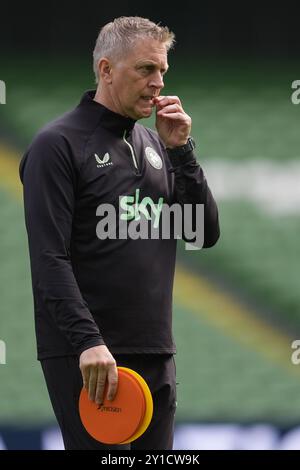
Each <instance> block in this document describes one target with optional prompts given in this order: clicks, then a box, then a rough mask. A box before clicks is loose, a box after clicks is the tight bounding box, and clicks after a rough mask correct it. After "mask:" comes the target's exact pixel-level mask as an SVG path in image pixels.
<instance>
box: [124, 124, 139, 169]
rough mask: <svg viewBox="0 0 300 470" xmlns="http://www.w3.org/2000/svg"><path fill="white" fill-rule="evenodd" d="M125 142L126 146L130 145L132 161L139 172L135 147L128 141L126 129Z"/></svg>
mask: <svg viewBox="0 0 300 470" xmlns="http://www.w3.org/2000/svg"><path fill="white" fill-rule="evenodd" d="M123 140H124V142H125V144H127V145H128V147H129V148H130V153H131V156H132V160H133V164H134V167H135V169H136V170H137V171H139V167H138V165H137V161H136V157H135V153H134V150H133V147H132V145H131V144H130V143H129V142H128V140H126V129H125V131H124V135H123Z"/></svg>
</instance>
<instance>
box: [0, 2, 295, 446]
mask: <svg viewBox="0 0 300 470" xmlns="http://www.w3.org/2000/svg"><path fill="white" fill-rule="evenodd" d="M71 8H72V10H71V11H70V6H68V7H67V6H64V4H62V5H61V4H58V3H56V2H50V4H48V11H47V12H44V10H43V9H44V5H42V4H38V5H35V9H33V8H31V6H30V3H28V2H26V3H24V4H20V6H19V7H18V15H15V14H14V11H13V9H14V6H13V5H9V4H7V5H6V6H3V7H1V16H2V18H3V21H2V25H1V31H0V80H3V81H4V82H5V83H6V104H5V105H0V260H1V264H0V299H1V302H0V310H1V314H0V340H2V341H5V344H6V364H5V365H4V364H0V449H1V448H3V449H21V448H25V449H30V448H33V449H38V448H49V449H51V448H52V449H54V448H61V445H62V444H61V441H60V436H59V433H58V431H57V427H56V425H55V420H54V415H53V412H52V409H51V408H50V404H49V399H48V395H47V391H46V387H45V384H44V381H43V378H42V373H41V370H40V366H39V363H38V362H37V361H36V352H35V336H34V324H33V305H32V294H31V280H30V271H29V259H28V249H27V239H26V233H25V228H24V220H23V206H22V189H21V185H20V182H19V179H18V163H19V159H20V157H21V155H22V154H23V152H24V150H25V149H26V147H27V145H28V144H29V142H30V141H31V140H32V137H33V135H34V134H35V133H36V131H37V130H38V129H39V128H40V127H42V126H43V125H44V124H45V123H46V122H48V121H49V120H51V119H53V118H55V117H56V116H58V115H59V114H61V113H63V112H64V111H66V110H69V109H71V108H72V107H74V106H75V105H76V104H77V102H78V101H79V99H80V97H81V95H82V93H83V92H84V91H85V90H86V89H89V88H93V87H94V77H93V74H92V67H91V63H92V62H91V52H92V49H93V46H94V42H95V39H96V36H97V32H98V30H99V28H100V27H101V26H102V25H103V24H105V23H106V22H107V21H109V20H111V19H112V18H114V17H117V16H121V15H140V16H146V17H149V18H151V19H152V20H154V21H161V22H162V23H163V24H167V25H168V26H169V27H170V28H171V29H172V30H174V31H175V33H176V35H177V41H178V46H177V47H176V49H175V51H174V52H171V53H170V57H169V63H170V71H169V72H168V74H167V76H166V86H165V91H164V93H166V94H177V95H179V96H180V97H181V99H182V102H183V104H184V108H185V109H186V111H187V112H188V113H189V114H190V115H191V116H192V118H193V132H192V134H193V136H194V138H195V140H196V142H197V154H198V157H199V162H200V163H201V164H202V166H203V168H204V170H205V172H206V174H207V177H208V180H209V184H210V187H211V188H212V191H213V193H214V194H215V197H216V199H217V202H218V205H219V210H220V223H221V231H222V235H221V239H220V241H219V243H218V245H217V246H216V247H214V248H213V249H211V250H208V251H202V250H201V251H186V250H185V249H184V245H183V244H180V246H179V252H178V264H177V272H176V283H175V291H174V332H175V337H176V342H177V347H178V353H177V357H176V361H177V374H178V411H177V420H176V438H175V448H177V449H254V448H256V449H289V448H295V449H300V393H299V392H300V366H299V367H297V366H295V365H293V364H292V362H291V354H292V352H293V350H292V348H291V343H292V341H293V340H295V339H297V338H300V288H299V287H300V286H299V277H298V276H299V255H300V249H299V233H300V220H299V212H300V190H299V188H300V184H299V182H300V161H299V156H300V150H299V149H300V135H299V113H300V106H296V105H293V104H292V102H291V99H290V97H291V93H292V89H291V83H292V81H293V80H296V79H300V65H299V60H298V58H299V52H300V47H299V37H298V36H297V14H296V13H295V9H294V7H291V8H290V9H289V8H288V7H285V8H284V9H283V7H280V6H278V7H274V6H273V8H272V10H270V9H269V8H268V7H267V6H265V7H264V6H260V7H255V5H251V6H249V7H245V5H242V6H241V7H240V10H239V9H235V10H233V9H230V7H229V6H228V4H227V3H226V5H223V6H218V7H217V6H213V5H210V6H209V5H208V4H204V3H203V4H201V8H200V7H199V6H198V7H196V6H195V5H193V4H192V3H191V4H189V2H185V8H184V11H180V15H179V13H177V12H176V11H174V10H172V9H171V8H170V5H168V4H167V3H166V4H161V5H160V6H159V8H158V9H157V8H156V7H155V8H154V6H153V5H152V6H151V8H150V7H149V8H147V7H145V8H144V7H142V8H141V7H139V4H138V3H137V2H131V3H130V7H129V6H126V7H125V6H124V5H123V6H122V7H120V6H118V2H114V5H113V6H111V5H109V6H106V7H105V8H104V7H100V6H99V5H98V3H96V2H92V1H87V2H85V3H84V6H76V5H74V4H73V5H72V7H71ZM197 8H199V10H197ZM103 10H105V11H103ZM145 125H147V126H150V127H153V126H154V121H153V119H151V120H149V121H147V122H145ZM2 345H3V343H2ZM0 362H1V360H0ZM2 362H3V361H2Z"/></svg>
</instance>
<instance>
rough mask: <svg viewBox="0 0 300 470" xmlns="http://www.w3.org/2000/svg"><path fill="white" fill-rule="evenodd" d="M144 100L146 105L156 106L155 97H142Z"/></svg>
mask: <svg viewBox="0 0 300 470" xmlns="http://www.w3.org/2000/svg"><path fill="white" fill-rule="evenodd" d="M141 98H142V100H144V101H145V102H146V103H149V104H151V106H154V103H153V99H154V98H155V96H153V95H151V96H150V95H149V96H141Z"/></svg>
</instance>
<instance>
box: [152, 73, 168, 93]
mask: <svg viewBox="0 0 300 470" xmlns="http://www.w3.org/2000/svg"><path fill="white" fill-rule="evenodd" d="M164 86H165V84H164V81H163V77H162V75H161V73H158V74H156V75H155V76H153V77H152V78H151V80H150V82H149V87H154V88H158V89H160V90H161V89H162V88H163V87H164Z"/></svg>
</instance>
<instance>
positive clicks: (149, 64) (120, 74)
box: [110, 38, 168, 119]
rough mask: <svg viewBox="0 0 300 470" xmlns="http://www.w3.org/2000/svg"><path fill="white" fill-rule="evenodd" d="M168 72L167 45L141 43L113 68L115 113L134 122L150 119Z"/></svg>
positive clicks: (147, 40) (112, 86)
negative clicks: (156, 97) (154, 102)
mask: <svg viewBox="0 0 300 470" xmlns="http://www.w3.org/2000/svg"><path fill="white" fill-rule="evenodd" d="M167 69H168V62H167V51H166V46H165V44H163V43H161V42H159V41H156V40H153V39H148V38H147V39H142V40H139V41H138V42H137V44H136V45H135V46H134V48H133V49H132V50H131V51H130V52H128V53H127V54H126V56H125V57H124V58H122V59H121V60H120V61H117V62H116V63H115V64H113V65H112V70H111V78H112V83H111V87H110V93H111V99H112V101H113V103H114V107H115V109H117V110H118V112H119V113H120V114H122V115H125V116H129V117H131V118H133V119H141V118H147V117H149V116H151V113H152V108H153V106H154V105H153V102H152V99H153V97H155V96H158V95H159V93H160V90H161V89H162V88H163V86H164V83H163V75H164V74H165V73H166V71H167Z"/></svg>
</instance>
